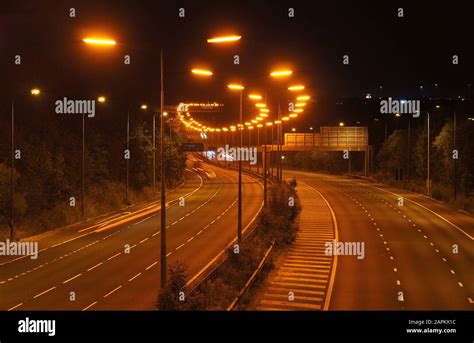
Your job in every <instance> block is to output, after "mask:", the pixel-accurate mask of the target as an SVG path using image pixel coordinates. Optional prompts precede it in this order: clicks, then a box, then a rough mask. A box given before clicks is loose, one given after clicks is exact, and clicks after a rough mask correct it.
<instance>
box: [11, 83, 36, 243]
mask: <svg viewBox="0 0 474 343" xmlns="http://www.w3.org/2000/svg"><path fill="white" fill-rule="evenodd" d="M40 93H41V91H40V89H39V88H33V89H31V90H30V94H31V95H33V96H38V95H40ZM11 119H12V121H11V161H10V234H9V236H10V240H11V241H13V240H14V239H15V231H14V227H15V219H14V217H15V208H14V206H15V201H14V199H13V194H14V192H15V185H14V182H13V179H14V176H15V174H14V168H15V100H14V99H12V103H11Z"/></svg>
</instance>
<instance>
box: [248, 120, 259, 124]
mask: <svg viewBox="0 0 474 343" xmlns="http://www.w3.org/2000/svg"><path fill="white" fill-rule="evenodd" d="M250 122H252V123H253V124H257V123H258V120H256V119H252V120H251V121H250Z"/></svg>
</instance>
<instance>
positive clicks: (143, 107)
mask: <svg viewBox="0 0 474 343" xmlns="http://www.w3.org/2000/svg"><path fill="white" fill-rule="evenodd" d="M140 108H141V109H142V110H146V109H147V108H148V106H147V105H145V104H143V105H141V106H140Z"/></svg>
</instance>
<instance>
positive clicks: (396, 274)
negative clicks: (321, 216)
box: [285, 172, 474, 310]
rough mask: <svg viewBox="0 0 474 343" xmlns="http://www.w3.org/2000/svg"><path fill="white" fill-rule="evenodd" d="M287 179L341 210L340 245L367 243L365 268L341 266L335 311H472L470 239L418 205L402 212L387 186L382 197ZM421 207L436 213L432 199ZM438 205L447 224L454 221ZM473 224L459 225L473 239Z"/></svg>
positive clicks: (359, 188) (362, 188)
mask: <svg viewBox="0 0 474 343" xmlns="http://www.w3.org/2000/svg"><path fill="white" fill-rule="evenodd" d="M285 175H287V176H295V177H296V178H297V179H299V180H301V181H303V182H305V183H308V184H311V185H312V186H314V187H316V188H317V189H318V190H319V191H321V193H323V195H324V196H325V197H326V198H327V199H328V201H329V202H330V203H331V205H332V206H333V207H334V209H335V212H336V217H337V220H338V223H339V234H340V237H339V239H340V241H343V242H344V241H358V242H364V243H365V250H366V251H365V255H366V256H365V259H363V260H362V261H358V260H356V259H355V258H353V257H350V256H343V257H340V258H339V260H338V267H337V272H336V282H335V286H334V291H333V295H332V300H331V309H418V310H420V309H439V310H447V309H472V306H473V305H472V303H471V302H470V301H469V298H471V299H472V294H473V291H474V290H473V286H474V282H473V274H472V266H473V265H474V263H473V262H474V256H473V254H474V249H473V245H472V240H471V239H470V238H469V237H468V236H466V235H465V234H463V233H462V232H461V231H459V230H457V229H456V228H454V227H453V226H452V225H450V224H448V223H447V222H446V221H444V220H443V219H441V218H439V217H438V216H436V215H433V213H431V212H430V211H428V210H426V209H424V208H423V207H420V206H418V205H416V204H415V203H413V202H410V201H405V203H404V206H402V207H400V206H398V196H396V194H398V193H399V192H398V193H396V194H395V195H394V194H391V193H388V192H387V191H386V189H385V188H384V186H383V185H377V188H379V189H377V188H374V187H373V184H371V183H365V182H360V181H355V180H353V179H347V178H337V177H333V176H327V175H321V174H311V173H301V172H291V173H286V174H285ZM387 189H389V188H388V187H387ZM392 190H393V189H391V190H390V191H392ZM408 196H409V197H410V198H411V199H413V200H415V201H418V200H419V199H417V198H416V196H415V195H413V194H409V195H407V197H408ZM420 201H422V202H423V204H424V206H425V205H426V206H427V208H431V206H430V201H429V199H422V200H420ZM432 202H433V203H435V206H434V207H435V208H436V209H435V210H434V209H433V211H436V213H440V214H441V216H442V217H445V213H450V212H449V208H448V207H447V206H444V207H443V206H442V205H441V204H439V203H438V202H434V201H432ZM303 206H304V204H303ZM441 211H443V212H441ZM456 218H457V217H453V216H451V217H450V220H452V221H455V220H456ZM469 223H474V222H473V221H472V218H471V219H469V218H466V216H462V224H461V223H458V224H459V226H461V225H464V226H462V228H463V229H464V231H466V232H468V230H469V229H470V228H471V227H472V226H469V227H466V226H465V225H469ZM452 244H458V246H459V249H460V253H459V254H453V252H452ZM461 285H462V286H461ZM399 292H403V301H401V299H402V298H401V297H400V293H399Z"/></svg>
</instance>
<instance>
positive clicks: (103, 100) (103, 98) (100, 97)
mask: <svg viewBox="0 0 474 343" xmlns="http://www.w3.org/2000/svg"><path fill="white" fill-rule="evenodd" d="M97 101H98V102H105V96H99V97H98V98H97Z"/></svg>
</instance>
